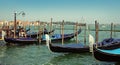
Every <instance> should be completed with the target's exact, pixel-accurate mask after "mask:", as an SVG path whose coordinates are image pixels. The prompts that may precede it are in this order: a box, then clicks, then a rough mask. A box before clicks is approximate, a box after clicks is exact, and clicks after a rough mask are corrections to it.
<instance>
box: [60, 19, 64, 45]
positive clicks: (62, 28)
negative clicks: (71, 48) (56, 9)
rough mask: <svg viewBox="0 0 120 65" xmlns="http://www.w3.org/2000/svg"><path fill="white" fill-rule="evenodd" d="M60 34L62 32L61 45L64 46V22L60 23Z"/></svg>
mask: <svg viewBox="0 0 120 65" xmlns="http://www.w3.org/2000/svg"><path fill="white" fill-rule="evenodd" d="M61 30H62V31H61V32H62V45H63V44H64V20H63V21H62V25H61Z"/></svg>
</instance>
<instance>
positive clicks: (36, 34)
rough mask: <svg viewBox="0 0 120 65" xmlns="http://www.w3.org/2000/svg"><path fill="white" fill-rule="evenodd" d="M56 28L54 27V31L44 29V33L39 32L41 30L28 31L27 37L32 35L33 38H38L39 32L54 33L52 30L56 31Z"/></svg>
mask: <svg viewBox="0 0 120 65" xmlns="http://www.w3.org/2000/svg"><path fill="white" fill-rule="evenodd" d="M54 31H55V30H54V29H53V30H52V31H49V32H48V31H44V32H42V33H39V32H31V33H29V32H27V37H31V38H36V37H37V36H39V34H50V33H52V32H54Z"/></svg>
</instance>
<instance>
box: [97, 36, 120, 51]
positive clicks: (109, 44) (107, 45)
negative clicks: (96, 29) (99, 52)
mask: <svg viewBox="0 0 120 65" xmlns="http://www.w3.org/2000/svg"><path fill="white" fill-rule="evenodd" d="M95 45H96V44H95ZM97 46H98V48H99V49H106V50H110V49H115V48H118V47H120V39H115V38H107V39H104V40H103V41H102V42H99V43H98V44H97Z"/></svg>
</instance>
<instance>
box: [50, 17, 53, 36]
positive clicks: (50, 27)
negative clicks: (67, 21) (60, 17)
mask: <svg viewBox="0 0 120 65" xmlns="http://www.w3.org/2000/svg"><path fill="white" fill-rule="evenodd" d="M52 20H53V19H52V18H51V22H50V32H51V31H52ZM50 34H51V33H50Z"/></svg>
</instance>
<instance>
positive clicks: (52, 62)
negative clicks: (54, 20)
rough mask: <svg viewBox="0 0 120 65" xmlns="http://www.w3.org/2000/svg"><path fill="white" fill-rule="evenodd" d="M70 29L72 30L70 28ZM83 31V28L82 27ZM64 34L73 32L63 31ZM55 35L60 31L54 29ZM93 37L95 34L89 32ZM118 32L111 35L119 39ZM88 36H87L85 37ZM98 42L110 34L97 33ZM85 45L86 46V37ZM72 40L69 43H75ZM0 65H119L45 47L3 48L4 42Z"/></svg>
mask: <svg viewBox="0 0 120 65" xmlns="http://www.w3.org/2000/svg"><path fill="white" fill-rule="evenodd" d="M71 29H73V28H72V27H71ZM82 29H84V27H82ZM64 32H65V33H71V32H74V30H65V31H64ZM55 33H60V30H56V29H55ZM90 33H91V34H92V35H93V36H94V37H95V34H94V33H95V32H94V31H90ZM87 34H88V31H87ZM83 35H84V30H83V31H82V32H81V34H80V35H79V36H78V39H79V42H81V43H84V37H83ZM119 35H120V33H119V32H115V35H113V36H114V37H115V38H119V37H120V36H119ZM87 36H88V35H87ZM99 36H100V37H99V41H101V40H103V39H104V38H108V37H110V32H104V31H101V32H100V33H99ZM86 39H87V44H88V37H86ZM74 40H75V38H73V39H72V40H71V41H69V43H70V42H75V41H74ZM0 44H3V45H1V46H0V65H120V63H116V62H101V61H98V60H96V59H95V58H94V57H93V55H92V53H90V52H88V53H81V54H73V53H69V54H68V53H66V54H65V53H54V52H51V51H50V50H49V49H48V48H47V46H46V45H26V46H5V45H4V44H5V42H4V41H0Z"/></svg>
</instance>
